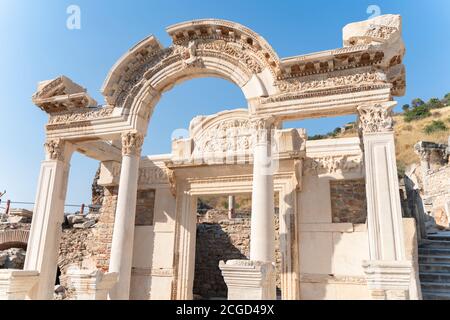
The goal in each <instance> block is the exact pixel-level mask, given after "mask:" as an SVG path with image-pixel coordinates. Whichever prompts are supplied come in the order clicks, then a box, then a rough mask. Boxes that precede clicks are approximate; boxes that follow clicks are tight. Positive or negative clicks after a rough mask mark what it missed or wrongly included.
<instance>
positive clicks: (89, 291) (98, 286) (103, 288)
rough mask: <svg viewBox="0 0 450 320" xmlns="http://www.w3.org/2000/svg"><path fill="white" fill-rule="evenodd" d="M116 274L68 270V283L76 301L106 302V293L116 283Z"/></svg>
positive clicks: (76, 269)
mask: <svg viewBox="0 0 450 320" xmlns="http://www.w3.org/2000/svg"><path fill="white" fill-rule="evenodd" d="M117 277H118V274H117V272H109V273H104V272H103V271H101V270H98V269H97V270H86V269H79V268H69V270H68V271H67V279H68V283H70V285H71V287H72V288H74V289H75V296H76V300H107V298H108V293H109V291H110V290H111V288H112V287H113V286H114V285H115V284H116V283H117Z"/></svg>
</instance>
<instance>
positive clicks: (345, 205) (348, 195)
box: [330, 179, 367, 224]
mask: <svg viewBox="0 0 450 320" xmlns="http://www.w3.org/2000/svg"><path fill="white" fill-rule="evenodd" d="M330 195H331V213H332V221H333V222H334V223H343V222H349V223H355V224H356V223H365V222H366V218H367V201H366V185H365V181H364V179H348V180H331V181H330Z"/></svg>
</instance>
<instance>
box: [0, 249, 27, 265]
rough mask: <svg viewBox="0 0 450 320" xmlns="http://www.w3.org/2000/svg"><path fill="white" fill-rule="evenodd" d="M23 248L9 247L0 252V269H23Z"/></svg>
mask: <svg viewBox="0 0 450 320" xmlns="http://www.w3.org/2000/svg"><path fill="white" fill-rule="evenodd" d="M25 254H26V252H25V250H24V249H21V248H11V249H8V250H4V251H1V252H0V269H23V263H24V262H25Z"/></svg>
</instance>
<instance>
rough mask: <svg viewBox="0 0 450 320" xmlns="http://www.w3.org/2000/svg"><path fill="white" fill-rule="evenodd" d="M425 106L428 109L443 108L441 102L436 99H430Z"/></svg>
mask: <svg viewBox="0 0 450 320" xmlns="http://www.w3.org/2000/svg"><path fill="white" fill-rule="evenodd" d="M427 106H428V108H430V109H439V108H443V107H445V105H444V104H443V103H442V101H441V100H439V99H438V98H431V99H430V100H429V101H428V102H427Z"/></svg>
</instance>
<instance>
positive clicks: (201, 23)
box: [33, 15, 405, 139]
mask: <svg viewBox="0 0 450 320" xmlns="http://www.w3.org/2000/svg"><path fill="white" fill-rule="evenodd" d="M167 32H168V33H169V35H170V36H171V37H172V39H173V44H172V45H171V46H169V47H168V48H163V47H162V45H161V44H160V43H159V41H158V40H157V39H156V38H155V37H154V36H149V37H147V38H146V39H144V40H142V41H141V42H139V43H138V44H137V45H135V46H134V47H133V48H131V49H130V50H129V51H128V52H127V53H126V54H125V55H124V56H123V57H122V58H120V59H119V61H118V62H117V63H116V64H115V65H114V66H113V68H112V69H111V71H110V72H109V74H108V76H107V78H106V80H105V82H104V85H103V87H102V93H103V95H104V96H105V100H106V103H105V104H104V106H103V107H98V106H97V104H96V103H95V102H94V101H93V100H92V99H91V98H90V97H89V96H87V94H86V92H85V89H84V88H82V87H81V86H79V85H76V84H74V83H73V82H72V81H71V80H69V79H68V78H66V77H64V76H61V77H58V78H56V79H54V80H50V81H46V82H43V83H41V84H40V86H39V87H38V91H37V92H36V93H35V95H34V96H33V97H34V98H33V101H35V103H36V104H37V105H39V106H40V107H41V108H42V109H43V110H45V111H46V112H48V113H49V114H51V119H50V121H49V123H48V125H47V132H48V135H49V136H52V137H53V136H54V137H62V136H64V137H65V138H67V139H72V138H73V139H75V138H80V137H81V136H86V137H87V136H90V137H91V136H93V137H100V136H104V135H110V134H111V133H114V134H115V135H116V137H117V135H119V134H120V133H121V132H123V131H125V130H129V129H130V128H132V129H136V130H138V131H145V129H146V127H147V120H148V118H149V117H150V116H151V114H152V110H153V107H154V105H155V104H156V103H157V101H158V100H159V97H160V96H161V94H162V93H163V92H164V91H166V90H169V89H170V88H171V87H173V86H174V85H176V84H177V83H179V82H181V81H184V80H185V79H189V78H192V77H201V76H219V77H221V78H225V79H228V80H230V81H232V82H234V83H236V84H237V85H238V86H239V87H241V89H242V90H243V92H244V95H245V96H246V98H247V100H248V102H249V107H250V108H249V111H250V113H251V114H252V115H265V116H274V117H275V118H277V119H294V118H299V117H300V118H304V117H310V116H319V115H325V114H329V113H330V112H332V113H335V114H336V115H338V114H349V113H354V112H355V111H356V108H357V107H358V104H359V103H364V102H369V101H374V100H379V101H388V100H389V99H390V98H391V96H393V95H394V96H395V95H403V92H404V87H405V80H404V79H405V71H404V66H403V64H402V58H403V55H404V52H405V50H404V45H403V42H402V39H401V19H400V17H399V16H398V15H384V16H379V17H376V18H373V19H370V20H367V21H363V22H358V23H352V24H349V25H347V26H346V27H345V28H344V47H343V48H338V49H333V50H327V51H322V52H317V53H313V54H307V55H303V56H295V57H289V58H285V59H280V58H279V57H278V56H277V54H276V53H275V51H274V50H273V49H272V47H271V46H270V45H269V44H268V43H267V41H265V40H264V39H263V38H262V37H261V36H259V35H258V34H256V33H255V32H254V31H252V30H250V29H248V28H246V27H244V26H242V25H240V24H237V23H234V22H230V21H224V20H217V19H203V20H194V21H189V22H184V23H180V24H176V25H174V26H171V27H169V28H167ZM327 97H329V98H328V99H327ZM49 99H50V100H49ZM311 99H319V100H320V99H321V100H323V101H322V102H321V103H319V101H316V102H315V103H313V105H311V107H310V106H309V105H310V104H311V102H310V101H311ZM291 105H292V106H293V105H296V106H297V108H291V107H290V106H291ZM281 106H283V109H279V107H281ZM68 129H71V130H70V134H69V133H68V132H65V131H67V130H68Z"/></svg>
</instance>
